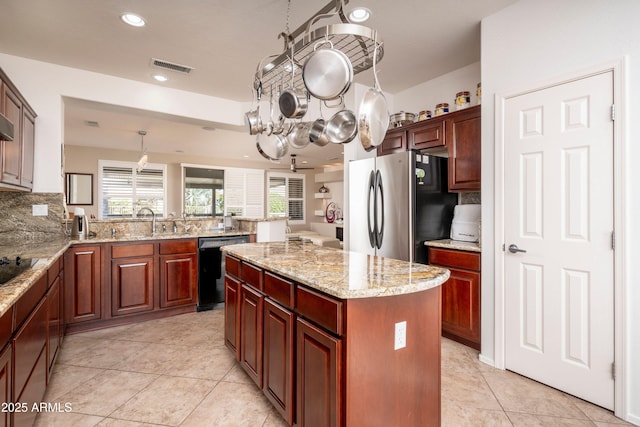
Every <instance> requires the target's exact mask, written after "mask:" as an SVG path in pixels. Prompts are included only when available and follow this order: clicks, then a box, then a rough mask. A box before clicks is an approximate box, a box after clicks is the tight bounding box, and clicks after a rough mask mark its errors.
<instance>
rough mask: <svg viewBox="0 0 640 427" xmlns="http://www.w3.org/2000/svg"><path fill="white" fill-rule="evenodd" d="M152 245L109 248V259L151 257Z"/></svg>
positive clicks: (143, 244)
mask: <svg viewBox="0 0 640 427" xmlns="http://www.w3.org/2000/svg"><path fill="white" fill-rule="evenodd" d="M152 255H153V243H142V244H135V245H132V244H126V245H114V246H112V247H111V258H128V257H134V256H152Z"/></svg>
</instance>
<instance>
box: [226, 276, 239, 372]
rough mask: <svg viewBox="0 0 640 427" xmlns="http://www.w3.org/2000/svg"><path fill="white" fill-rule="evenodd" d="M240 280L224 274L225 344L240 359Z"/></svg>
mask: <svg viewBox="0 0 640 427" xmlns="http://www.w3.org/2000/svg"><path fill="white" fill-rule="evenodd" d="M239 304H240V282H239V281H238V280H236V279H234V278H233V277H231V276H229V275H228V274H227V275H225V276H224V344H225V345H226V346H227V348H229V350H231V351H232V352H233V353H234V354H235V355H236V359H238V360H240V353H239V352H238V344H239V343H240V338H239V333H240V328H239V326H240V325H239V322H240V306H239Z"/></svg>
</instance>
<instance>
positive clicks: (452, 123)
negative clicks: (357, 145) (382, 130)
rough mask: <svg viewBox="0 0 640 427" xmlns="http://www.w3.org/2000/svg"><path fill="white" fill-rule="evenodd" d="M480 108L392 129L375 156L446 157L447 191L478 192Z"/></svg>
mask: <svg viewBox="0 0 640 427" xmlns="http://www.w3.org/2000/svg"><path fill="white" fill-rule="evenodd" d="M480 122H481V120H480V106H479V105H477V106H473V107H469V108H467V109H464V110H460V111H455V112H452V113H448V114H444V115H442V116H438V117H434V118H431V119H427V120H422V121H420V122H415V123H412V124H410V125H407V126H403V127H400V128H396V129H392V130H390V131H388V132H387V135H386V136H385V139H384V141H383V143H382V144H380V146H378V156H381V155H385V154H391V153H397V152H400V151H406V150H419V151H420V152H422V153H424V154H435V155H442V156H445V155H446V156H447V157H448V158H449V160H448V170H449V177H448V178H449V179H448V181H449V191H452V192H465V191H480V162H481V159H480V150H481V132H480V129H481V123H480Z"/></svg>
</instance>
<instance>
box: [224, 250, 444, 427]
mask: <svg viewBox="0 0 640 427" xmlns="http://www.w3.org/2000/svg"><path fill="white" fill-rule="evenodd" d="M309 246H313V245H306V246H305V245H303V244H300V243H297V244H292V243H289V244H274V243H272V244H268V247H267V248H265V247H261V246H255V245H233V246H229V247H227V248H225V250H226V251H227V257H226V277H225V295H226V304H225V344H226V346H227V348H229V349H230V350H231V351H232V353H233V354H234V356H235V358H236V360H237V361H238V363H239V365H240V366H241V367H242V368H243V369H244V371H245V372H246V373H247V374H248V375H249V377H250V378H251V379H252V380H253V381H254V383H255V384H256V386H257V387H259V388H260V389H261V390H262V391H263V393H264V395H265V396H266V397H267V399H268V400H269V401H270V402H271V403H272V404H273V406H274V407H275V408H276V410H277V411H278V412H279V413H280V414H281V415H282V417H283V418H284V419H285V420H286V421H287V423H288V424H289V425H294V424H295V425H298V426H348V425H359V424H360V423H361V421H362V420H363V419H376V420H378V422H379V423H380V425H406V426H428V425H440V286H439V283H442V281H443V280H444V279H445V278H446V277H447V276H448V272H447V270H444V269H440V268H438V267H430V266H426V265H424V266H418V265H416V264H409V263H405V262H403V261H398V260H392V259H387V258H382V257H374V259H373V260H372V267H371V268H373V269H377V268H382V269H385V271H387V280H386V281H385V283H380V282H379V281H376V280H375V279H373V280H369V279H367V277H370V276H369V275H368V274H367V273H366V272H360V273H361V274H360V275H354V276H353V277H354V279H353V280H356V281H359V283H358V284H359V285H360V287H359V288H358V287H351V288H350V287H349V285H348V284H345V283H342V284H341V285H342V286H341V285H338V284H337V283H338V282H339V280H335V278H336V277H345V276H344V270H348V269H349V268H350V267H349V265H353V268H356V269H357V268H359V267H358V266H359V265H361V263H360V261H363V260H364V258H365V257H366V255H363V254H358V253H353V252H350V253H348V258H347V259H346V260H345V259H344V258H343V256H344V253H343V252H340V251H337V250H335V249H332V248H309ZM265 249H268V250H266V251H265ZM294 253H295V257H294ZM307 259H315V260H317V261H316V262H314V263H311V262H309V263H306V262H305V260H307ZM338 259H340V260H343V262H341V263H340V262H338ZM351 263H353V264H351ZM294 265H295V267H294ZM307 265H308V267H307ZM312 270H313V271H312ZM321 272H322V273H321ZM348 276H349V275H348V274H347V275H346V277H348ZM310 277H315V278H316V279H317V280H312V279H310ZM355 277H357V279H356V278H355ZM332 278H333V279H332ZM329 283H331V284H332V285H330V284H329ZM351 285H354V286H355V285H357V284H356V283H351ZM332 286H335V288H332ZM372 348H373V349H375V351H372ZM415 378H420V381H415V380H414V379H415Z"/></svg>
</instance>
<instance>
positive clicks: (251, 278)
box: [240, 262, 262, 291]
mask: <svg viewBox="0 0 640 427" xmlns="http://www.w3.org/2000/svg"><path fill="white" fill-rule="evenodd" d="M240 274H241V275H242V276H241V279H242V281H243V282H245V283H246V284H247V285H251V286H253V287H254V288H256V289H258V290H260V291H262V269H260V268H258V267H254V266H253V265H251V264H247V263H244V262H243V263H242V268H241V269H240Z"/></svg>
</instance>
